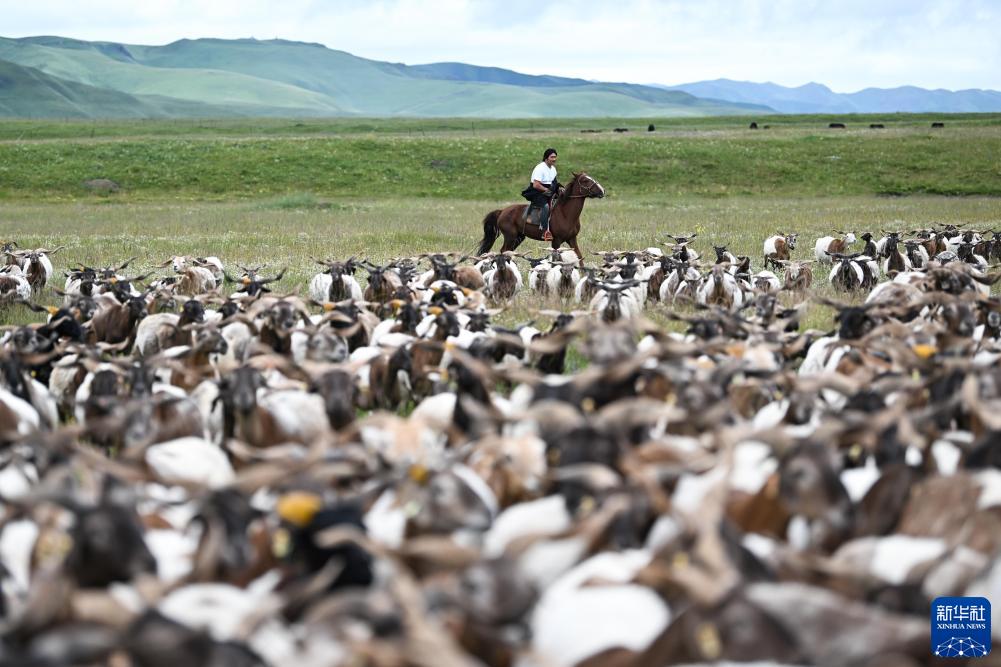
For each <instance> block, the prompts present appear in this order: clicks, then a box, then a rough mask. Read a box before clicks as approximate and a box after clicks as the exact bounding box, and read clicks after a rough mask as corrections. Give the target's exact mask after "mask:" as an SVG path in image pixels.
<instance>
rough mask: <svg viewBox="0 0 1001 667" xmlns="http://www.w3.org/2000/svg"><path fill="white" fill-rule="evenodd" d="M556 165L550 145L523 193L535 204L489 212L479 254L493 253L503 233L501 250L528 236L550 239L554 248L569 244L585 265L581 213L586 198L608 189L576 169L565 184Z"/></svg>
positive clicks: (505, 250)
mask: <svg viewBox="0 0 1001 667" xmlns="http://www.w3.org/2000/svg"><path fill="white" fill-rule="evenodd" d="M555 164H556V149H554V148H547V149H546V152H545V153H543V156H542V162H541V163H540V164H539V165H538V166H536V167H535V169H534V170H533V171H532V184H531V185H530V186H528V187H527V188H525V190H524V191H523V192H522V193H521V194H522V196H524V197H525V199H528V200H529V201H530V202H531V204H528V205H527V206H526V205H525V204H512V205H511V206H505V207H504V208H499V209H495V210H493V211H490V212H489V213H487V214H486V216H485V217H484V218H483V239H482V240H481V241H480V245H479V249H478V250H477V251H476V254H477V255H478V256H481V257H482V256H483V255H485V254H486V253H488V252H490V248H491V247H493V244H494V241H496V240H497V237H498V236H499V235H501V234H503V235H504V245H503V246H502V247H501V252H508V251H512V250H514V249H515V248H517V247H518V246H519V245H521V242H522V241H524V240H525V239H526V238H528V239H535V240H536V241H548V242H549V244H550V245H552V247H553V249H554V250H556V249H557V248H559V247H560V246H561V245H563V244H564V243H566V244H567V245H569V246H570V247H571V248H573V251H574V254H576V255H577V259H578V261H579V262H580V263H581V266H583V262H584V253H582V252H581V250H580V246H579V245H577V235H578V234H580V214H581V211H583V210H584V202H585V201H586V200H588V199H592V198H596V199H600V198H602V197H604V196H605V188H603V187H601V183H599V182H598V181H596V180H594V179H593V178H591V177H590V176H588V175H587V174H586V173H584V172H583V171H582V172H580V173H576V172H575V173H574V175H573V178H571V179H570V182H569V183H567V186H566V187H563V186H561V185H560V184H559V183H558V182H557V180H556V167H555V166H554V165H555ZM533 210H534V214H533V213H532V211H533ZM529 221H531V222H532V223H533V224H528V223H529Z"/></svg>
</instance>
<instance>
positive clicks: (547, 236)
mask: <svg viewBox="0 0 1001 667" xmlns="http://www.w3.org/2000/svg"><path fill="white" fill-rule="evenodd" d="M539 227H540V228H542V240H543V241H552V240H553V235H552V233H551V232H550V231H549V204H546V205H545V206H543V207H542V212H541V215H539Z"/></svg>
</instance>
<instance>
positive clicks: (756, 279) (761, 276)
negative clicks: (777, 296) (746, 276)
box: [751, 271, 782, 293]
mask: <svg viewBox="0 0 1001 667" xmlns="http://www.w3.org/2000/svg"><path fill="white" fill-rule="evenodd" d="M751 283H752V284H753V286H754V289H756V290H758V291H759V292H765V293H771V292H778V291H779V290H780V289H782V283H780V282H779V278H778V276H776V275H775V274H774V273H772V272H771V271H758V272H757V273H755V274H754V275H753V276H752V277H751Z"/></svg>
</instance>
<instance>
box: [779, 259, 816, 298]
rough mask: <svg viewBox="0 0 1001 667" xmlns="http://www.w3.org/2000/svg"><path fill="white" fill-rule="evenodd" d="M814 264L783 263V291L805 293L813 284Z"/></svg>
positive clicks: (810, 262)
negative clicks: (812, 265)
mask: <svg viewBox="0 0 1001 667" xmlns="http://www.w3.org/2000/svg"><path fill="white" fill-rule="evenodd" d="M812 263H813V262H812V261H809V262H792V261H789V262H783V265H784V266H785V274H784V275H783V283H782V289H786V290H791V291H793V292H804V291H806V290H807V289H809V287H810V285H812V284H813V269H812V268H811V266H810V265H811V264H812Z"/></svg>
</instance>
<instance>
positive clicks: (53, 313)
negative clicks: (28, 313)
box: [45, 306, 59, 315]
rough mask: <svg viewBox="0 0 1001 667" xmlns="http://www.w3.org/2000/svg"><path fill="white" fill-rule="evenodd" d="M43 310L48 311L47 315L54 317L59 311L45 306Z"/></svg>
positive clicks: (53, 307)
mask: <svg viewBox="0 0 1001 667" xmlns="http://www.w3.org/2000/svg"><path fill="white" fill-rule="evenodd" d="M45 310H47V311H49V315H55V314H56V313H58V312H59V309H58V308H56V307H55V306H47V307H46V308H45Z"/></svg>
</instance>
